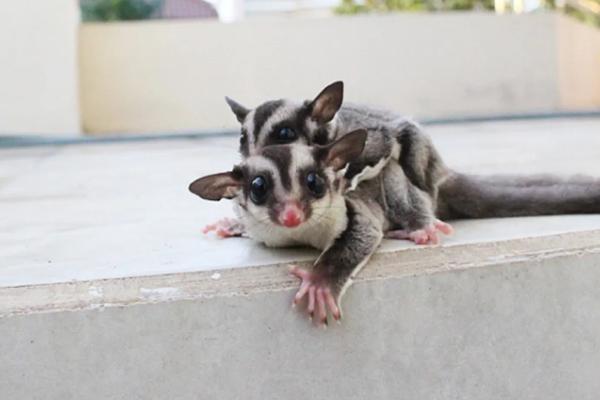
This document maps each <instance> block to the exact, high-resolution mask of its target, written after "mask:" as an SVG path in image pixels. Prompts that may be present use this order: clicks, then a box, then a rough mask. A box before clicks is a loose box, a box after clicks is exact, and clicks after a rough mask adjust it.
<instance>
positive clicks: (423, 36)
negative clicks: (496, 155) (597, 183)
mask: <svg viewBox="0 0 600 400" xmlns="http://www.w3.org/2000/svg"><path fill="white" fill-rule="evenodd" d="M573 25H575V26H577V25H578V22H576V21H571V20H566V19H565V17H561V16H557V15H554V14H551V13H542V14H536V15H527V16H515V15H510V16H504V17H497V16H495V15H494V14H481V13H475V14H474V13H456V14H433V15H427V14H404V15H393V16H381V15H378V16H356V17H337V18H322V19H304V18H296V19H273V20H269V21H265V20H253V21H251V20H248V21H244V22H241V23H237V24H233V25H224V24H219V23H217V22H214V23H193V22H188V23H184V22H176V23H144V24H136V23H131V24H118V25H106V24H87V25H84V26H83V27H82V29H81V43H80V51H81V53H80V54H81V56H80V62H81V69H80V73H81V89H82V97H81V99H82V110H83V121H84V127H85V130H86V131H87V132H92V133H99V132H110V131H129V132H134V131H140V130H141V131H172V130H175V131H190V130H195V129H214V128H226V127H231V126H235V123H236V122H235V119H234V118H233V116H232V115H231V113H230V111H229V109H228V108H227V106H226V105H225V103H224V101H223V96H225V95H228V96H232V97H233V98H235V99H236V100H238V101H240V102H242V103H243V104H245V105H247V106H255V105H257V104H259V103H260V102H261V101H264V100H266V99H271V98H279V97H288V98H292V99H306V98H311V97H312V96H314V95H316V94H317V93H318V91H319V90H320V89H321V88H322V87H323V86H325V85H326V84H327V83H330V82H332V81H334V80H339V79H342V80H344V81H345V82H346V89H347V90H346V94H347V97H346V98H347V99H348V100H350V101H357V102H365V103H372V104H377V105H382V106H385V107H388V108H391V109H394V110H397V111H401V112H403V113H406V114H409V115H414V116H417V117H448V116H456V115H460V116H463V115H489V114H507V113H527V112H540V111H558V110H565V109H572V108H594V107H600V98H599V95H600V82H599V81H598V75H599V74H598V71H600V51H599V50H598V48H597V47H593V49H594V51H591V50H590V49H591V48H592V44H596V45H597V44H598V43H600V32H597V31H596V30H595V29H593V28H588V27H584V28H585V29H581V30H578V29H576V28H574V27H573ZM565 33H567V34H568V37H565V38H563V35H564V34H565ZM573 43H582V45H580V47H585V51H583V52H579V51H576V50H575V49H574V48H573V47H572V45H573Z"/></svg>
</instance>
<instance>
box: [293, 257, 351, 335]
mask: <svg viewBox="0 0 600 400" xmlns="http://www.w3.org/2000/svg"><path fill="white" fill-rule="evenodd" d="M290 273H291V274H292V275H294V276H295V277H297V278H300V280H301V281H302V282H301V284H300V289H298V292H297V293H296V295H295V296H294V303H293V305H294V306H295V305H297V304H298V303H300V301H302V298H303V297H305V296H307V297H308V305H307V307H306V311H308V314H309V316H310V319H311V320H312V319H313V317H314V315H315V312H316V315H317V322H318V323H320V324H322V325H323V326H327V310H328V309H329V312H330V313H331V315H332V316H333V318H334V319H335V320H336V321H339V320H340V319H341V318H342V312H341V310H340V307H339V306H338V304H337V301H336V299H335V296H334V294H333V292H332V290H331V287H330V285H329V283H328V282H327V281H326V280H325V279H323V278H322V277H321V276H320V275H318V274H315V273H314V272H309V271H306V270H304V269H302V268H298V267H296V266H293V267H291V268H290Z"/></svg>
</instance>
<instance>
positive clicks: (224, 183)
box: [189, 169, 242, 200]
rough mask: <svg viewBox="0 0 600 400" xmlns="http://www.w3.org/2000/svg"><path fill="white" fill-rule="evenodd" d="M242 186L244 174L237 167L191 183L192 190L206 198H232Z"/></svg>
mask: <svg viewBox="0 0 600 400" xmlns="http://www.w3.org/2000/svg"><path fill="white" fill-rule="evenodd" d="M241 187H242V174H241V172H240V171H238V170H237V169H234V170H233V171H231V172H222V173H220V174H214V175H208V176H204V177H202V178H198V179H196V180H195V181H194V182H192V183H191V184H190V187H189V189H190V192H192V193H194V194H196V195H198V196H200V197H202V198H203V199H206V200H221V199H222V198H226V199H232V198H234V197H235V196H236V194H237V193H238V192H239V190H240V189H241Z"/></svg>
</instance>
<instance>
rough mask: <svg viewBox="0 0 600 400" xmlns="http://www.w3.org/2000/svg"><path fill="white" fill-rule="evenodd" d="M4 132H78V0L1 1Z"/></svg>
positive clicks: (0, 119)
mask: <svg viewBox="0 0 600 400" xmlns="http://www.w3.org/2000/svg"><path fill="white" fill-rule="evenodd" d="M0 10H1V11H0V12H1V14H0V50H1V51H0V135H6V134H8V135H11V134H21V133H35V134H56V133H60V134H66V133H69V134H74V133H77V132H79V129H80V123H79V105H78V102H79V98H78V97H79V93H78V88H77V77H78V74H77V24H78V23H79V9H78V5H77V2H76V1H75V0H43V1H40V0H18V1H15V0H0Z"/></svg>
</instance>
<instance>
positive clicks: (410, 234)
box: [385, 219, 454, 244]
mask: <svg viewBox="0 0 600 400" xmlns="http://www.w3.org/2000/svg"><path fill="white" fill-rule="evenodd" d="M438 231H439V232H442V233H443V234H445V235H451V234H452V233H453V232H454V229H452V225H450V224H447V223H445V222H442V221H440V220H439V219H436V220H435V221H434V222H433V224H431V225H429V226H426V227H425V228H423V229H417V230H415V231H407V230H404V229H402V230H397V231H389V232H387V233H386V234H385V237H387V238H390V239H407V240H411V241H413V242H415V243H416V244H438V243H439V242H440V239H439V237H438Z"/></svg>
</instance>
